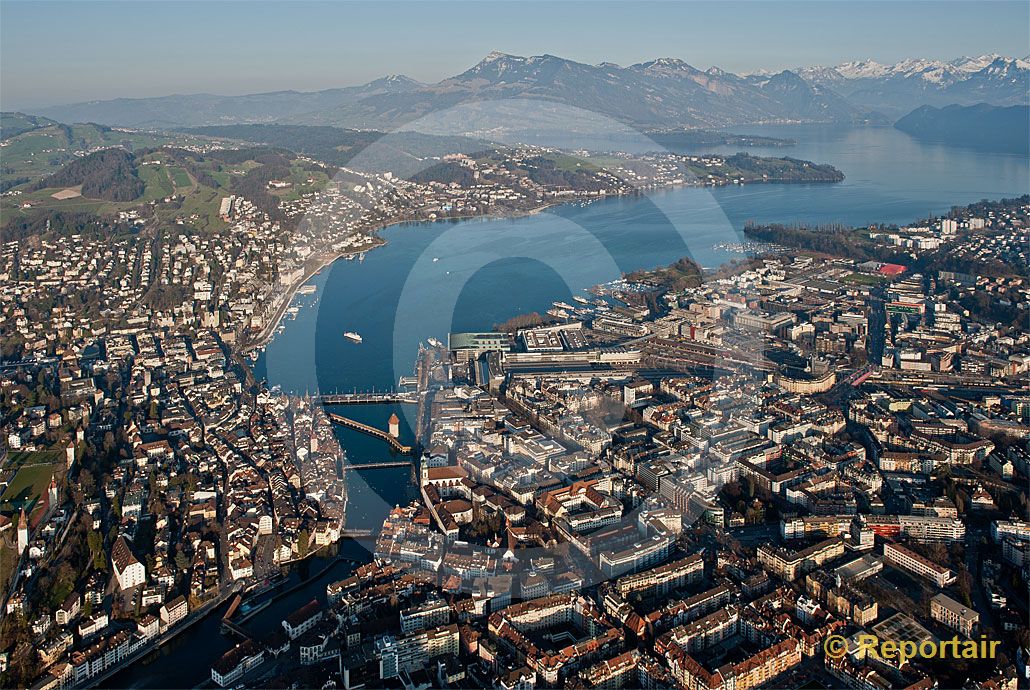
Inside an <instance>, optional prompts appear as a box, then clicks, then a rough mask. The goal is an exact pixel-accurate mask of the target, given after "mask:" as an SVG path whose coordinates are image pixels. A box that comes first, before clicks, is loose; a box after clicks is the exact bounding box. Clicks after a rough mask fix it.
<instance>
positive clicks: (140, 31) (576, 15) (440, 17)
mask: <svg viewBox="0 0 1030 690" xmlns="http://www.w3.org/2000/svg"><path fill="white" fill-rule="evenodd" d="M491 50H500V51H503V52H507V53H514V54H519V55H529V54H534V55H537V54H542V53H551V54H554V55H560V56H562V57H568V58H571V59H575V60H580V61H583V62H590V63H597V62H602V61H610V62H617V63H619V64H631V63H634V62H641V61H644V60H648V59H651V58H654V57H664V56H670V57H678V58H681V59H683V60H686V61H687V62H689V63H691V64H693V65H694V66H696V67H700V68H702V69H704V68H707V67H709V66H712V65H717V66H719V67H722V68H723V69H727V70H730V71H746V70H754V69H759V68H768V69H778V68H785V67H794V66H797V65H812V64H836V63H839V62H842V61H845V60H854V59H864V58H873V59H876V60H878V61H881V62H886V61H897V60H899V59H903V58H906V57H913V56H919V57H933V58H943V59H952V58H955V57H958V56H960V55H979V54H983V53H992V52H996V53H1001V54H1005V55H1010V56H1015V57H1023V56H1025V55H1026V54H1027V53H1030V3H1028V2H1026V0H1018V1H1016V2H991V3H988V2H954V1H953V2H886V1H882V2H878V1H863V2H838V1H835V0H830V1H823V2H814V1H810V2H779V1H775V0H774V1H766V2H742V3H738V2H722V3H718V4H716V3H708V2H663V3H656V4H651V3H647V4H644V3H630V2H587V1H584V2H571V3H562V4H556V3H553V2H549V3H542V2H541V3H530V2H521V3H508V2H489V1H488V2H476V3H472V2H454V3H443V2H433V1H431V0H430V1H423V2H414V3H410V2H409V3H405V2H377V3H375V4H372V3H360V2H318V3H309V2H299V1H296V2H294V1H289V0H266V1H264V2H243V1H238V2H224V3H213V2H203V3H192V2H157V1H143V2H128V1H123V2H92V1H90V0H80V1H78V2H71V3H61V2H50V1H48V0H32V1H24V2H15V1H12V0H0V108H3V109H4V110H12V109H31V107H32V106H43V105H53V104H59V103H70V102H75V101H84V100H94V99H106V98H115V97H140V96H159V95H167V94H172V93H197V92H208V93H220V94H241V93H253V92H259V91H274V90H279V89H297V90H313V89H320V88H328V87H334V86H346V85H350V84H359V83H364V82H367V81H370V80H372V79H375V78H377V77H380V76H383V75H386V74H407V75H408V76H411V77H413V78H415V79H418V80H420V81H429V82H434V81H439V80H440V79H442V78H445V77H448V76H451V75H453V74H456V73H458V72H461V71H463V70H465V69H467V68H468V67H470V66H471V65H473V64H475V63H476V62H478V61H479V60H480V59H481V58H482V57H483V56H484V55H485V54H486V53H488V52H490V51H491Z"/></svg>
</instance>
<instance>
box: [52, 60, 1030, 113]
mask: <svg viewBox="0 0 1030 690" xmlns="http://www.w3.org/2000/svg"><path fill="white" fill-rule="evenodd" d="M1028 92H1030V62H1028V61H1027V60H1025V59H1013V58H1006V57H1001V56H997V55H985V56H980V57H976V58H960V59H959V60H955V61H952V62H940V61H935V60H906V61H903V62H899V63H897V64H895V65H881V64H879V63H876V62H873V61H865V62H850V63H844V64H841V65H837V66H836V67H808V68H799V69H795V70H783V71H780V72H776V73H753V74H733V73H731V72H727V71H724V70H721V69H719V68H716V67H712V68H710V69H707V70H700V69H698V68H695V67H693V66H691V65H689V64H687V63H686V62H683V61H682V60H678V59H675V58H659V59H656V60H651V61H648V62H643V63H639V64H634V65H630V66H627V67H622V66H619V65H615V64H612V63H601V64H598V65H589V64H585V63H581V62H575V61H573V60H567V59H564V58H560V57H556V56H554V55H539V56H532V57H520V56H516V55H507V54H504V53H497V52H494V53H490V54H489V55H487V56H486V57H485V58H484V59H483V60H482V61H480V62H479V63H478V64H476V65H475V66H473V67H472V68H470V69H468V70H466V71H465V72H462V73H461V74H458V75H455V76H453V77H450V78H448V79H444V80H443V81H440V82H438V83H435V84H423V83H420V82H417V81H415V80H413V79H410V78H408V77H405V76H390V77H383V78H381V79H377V80H375V81H373V82H370V83H368V84H364V85H362V86H352V87H345V88H336V89H326V90H323V91H314V92H298V91H278V92H272V93H261V94H250V95H244V96H218V95H211V94H190V95H174V96H164V97H159V98H137V99H127V98H119V99H114V100H107V101H90V102H85V103H76V104H71V105H64V106H54V107H48V108H40V109H36V110H35V111H34V113H35V114H38V115H43V116H46V117H49V118H53V119H55V120H59V121H62V122H98V123H102V124H107V125H115V126H124V127H143V128H146V127H151V128H169V127H193V126H204V125H223V124H241V123H289V124H320V125H336V126H343V127H351V128H373V129H389V128H394V127H398V126H400V125H403V124H405V123H408V122H411V121H413V120H416V119H418V118H420V117H422V116H424V115H426V114H428V113H433V112H438V111H441V110H445V109H447V108H451V107H453V106H456V105H459V104H466V103H475V102H480V101H490V100H498V99H536V100H543V101H550V102H554V103H560V104H566V105H572V106H576V107H579V108H583V109H586V110H590V111H593V112H596V113H600V114H602V115H606V116H609V117H612V118H614V119H616V120H618V121H620V122H624V123H627V124H630V125H633V126H635V127H640V128H646V129H663V128H720V127H726V126H732V125H740V124H757V123H789V122H842V123H879V124H885V123H888V122H891V121H893V120H894V119H896V118H897V116H898V115H901V114H904V113H906V112H908V111H910V110H912V109H914V108H917V107H919V106H921V105H927V104H929V105H942V104H950V103H960V104H970V103H979V102H986V103H991V104H994V105H1017V104H1024V103H1026V102H1027V98H1028V96H1027V94H1028Z"/></svg>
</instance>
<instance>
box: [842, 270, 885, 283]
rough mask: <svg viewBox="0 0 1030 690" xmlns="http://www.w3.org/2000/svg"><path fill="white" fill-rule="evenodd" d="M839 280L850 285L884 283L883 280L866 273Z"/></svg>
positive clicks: (853, 274)
mask: <svg viewBox="0 0 1030 690" xmlns="http://www.w3.org/2000/svg"><path fill="white" fill-rule="evenodd" d="M841 280H843V281H844V282H845V283H851V284H852V285H879V284H880V283H882V282H883V281H884V278H883V277H882V276H873V275H869V274H867V273H852V274H851V275H846V276H844V277H843V278H842V279H841Z"/></svg>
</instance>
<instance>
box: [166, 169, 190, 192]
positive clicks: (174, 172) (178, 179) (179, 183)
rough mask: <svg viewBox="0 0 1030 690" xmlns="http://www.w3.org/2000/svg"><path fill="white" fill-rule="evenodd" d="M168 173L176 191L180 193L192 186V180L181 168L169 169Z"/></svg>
mask: <svg viewBox="0 0 1030 690" xmlns="http://www.w3.org/2000/svg"><path fill="white" fill-rule="evenodd" d="M168 172H169V174H171V176H172V184H174V185H175V189H176V191H178V192H182V191H184V190H188V189H189V188H190V187H192V186H193V180H191V179H190V176H189V174H188V173H187V172H186V171H185V170H183V169H182V168H169V170H168Z"/></svg>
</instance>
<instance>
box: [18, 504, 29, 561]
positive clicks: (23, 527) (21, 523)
mask: <svg viewBox="0 0 1030 690" xmlns="http://www.w3.org/2000/svg"><path fill="white" fill-rule="evenodd" d="M28 546H29V521H28V518H27V517H26V516H25V507H24V506H22V509H21V516H20V517H19V518H18V554H19V555H21V554H23V553H25V549H27V548H28Z"/></svg>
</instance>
